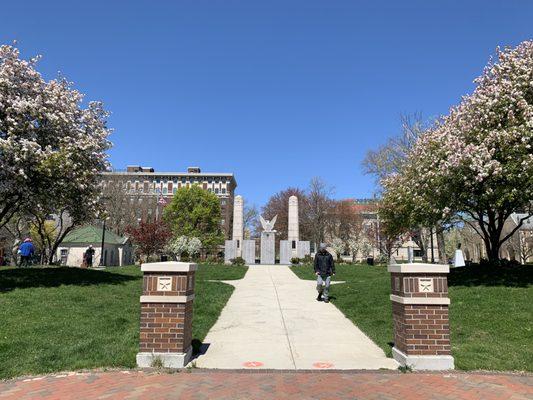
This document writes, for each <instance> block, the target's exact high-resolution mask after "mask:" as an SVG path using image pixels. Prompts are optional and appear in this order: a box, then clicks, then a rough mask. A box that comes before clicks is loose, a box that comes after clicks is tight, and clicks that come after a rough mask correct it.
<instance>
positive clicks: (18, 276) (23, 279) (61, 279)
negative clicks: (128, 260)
mask: <svg viewBox="0 0 533 400" xmlns="http://www.w3.org/2000/svg"><path fill="white" fill-rule="evenodd" d="M140 279H142V277H141V276H130V275H122V274H116V273H112V272H106V271H94V270H88V269H81V268H69V267H58V268H17V269H7V270H0V293H1V292H9V291H11V290H14V289H26V288H35V287H58V286H61V285H75V286H88V285H100V284H107V285H118V284H122V283H125V282H129V281H134V280H140Z"/></svg>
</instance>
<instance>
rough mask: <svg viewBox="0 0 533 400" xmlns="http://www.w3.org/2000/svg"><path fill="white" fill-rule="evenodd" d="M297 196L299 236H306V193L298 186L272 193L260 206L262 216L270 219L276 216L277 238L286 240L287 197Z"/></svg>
mask: <svg viewBox="0 0 533 400" xmlns="http://www.w3.org/2000/svg"><path fill="white" fill-rule="evenodd" d="M291 196H296V197H298V208H299V217H300V237H301V238H308V237H309V230H308V226H309V224H308V222H307V216H308V214H309V210H308V201H307V195H306V193H305V192H304V191H303V190H301V189H298V188H294V187H290V188H287V189H285V190H282V191H280V192H278V193H276V194H274V195H273V196H272V197H270V199H269V200H268V202H267V204H265V205H264V206H263V208H262V214H263V217H265V218H266V219H272V218H274V216H276V215H277V216H278V219H277V222H276V226H275V227H274V228H275V229H276V230H277V231H278V235H277V238H278V240H286V239H287V233H288V230H289V197H291Z"/></svg>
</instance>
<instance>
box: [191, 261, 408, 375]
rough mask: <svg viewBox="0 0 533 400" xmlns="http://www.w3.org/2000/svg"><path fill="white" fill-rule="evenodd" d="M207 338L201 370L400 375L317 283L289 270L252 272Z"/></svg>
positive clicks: (238, 285) (273, 268)
mask: <svg viewBox="0 0 533 400" xmlns="http://www.w3.org/2000/svg"><path fill="white" fill-rule="evenodd" d="M226 283H229V284H232V285H234V286H235V292H234V293H233V295H232V296H231V298H230V299H229V301H228V303H227V304H226V307H225V308H224V309H223V311H222V313H221V315H220V317H219V319H218V321H217V322H216V324H215V325H214V326H213V328H212V329H211V330H210V331H209V333H208V334H207V337H206V338H205V340H204V343H207V344H209V347H208V348H207V349H206V350H205V353H204V354H203V355H200V356H199V357H198V358H197V359H196V360H195V362H196V366H197V367H200V368H223V369H238V368H253V369H259V368H265V369H379V368H387V369H396V368H397V367H398V364H397V363H396V362H395V361H394V360H392V359H390V358H387V357H385V354H384V352H383V350H381V349H380V348H379V347H378V346H377V345H376V344H375V343H374V342H372V341H371V340H370V339H369V338H368V337H367V336H365V335H364V334H363V333H362V332H361V330H359V329H358V328H357V327H356V326H355V325H354V324H353V323H352V322H351V321H350V320H348V319H347V318H346V317H344V315H343V314H342V313H341V312H340V311H339V310H338V309H337V308H336V307H335V306H334V305H333V304H331V303H330V304H326V303H323V302H318V301H316V300H315V298H316V295H317V292H316V289H315V283H314V282H312V281H305V280H301V279H299V278H298V277H297V276H296V275H294V273H292V271H291V270H290V269H289V268H288V267H285V266H279V265H272V266H251V267H250V268H249V270H248V272H247V273H246V276H245V277H244V279H242V280H240V281H227V282H226Z"/></svg>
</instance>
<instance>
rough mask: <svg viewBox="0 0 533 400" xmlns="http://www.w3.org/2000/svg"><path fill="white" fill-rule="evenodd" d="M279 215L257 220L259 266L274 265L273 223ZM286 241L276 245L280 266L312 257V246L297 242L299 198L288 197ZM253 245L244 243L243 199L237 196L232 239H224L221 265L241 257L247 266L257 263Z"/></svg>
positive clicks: (304, 242)
mask: <svg viewBox="0 0 533 400" xmlns="http://www.w3.org/2000/svg"><path fill="white" fill-rule="evenodd" d="M277 218H278V216H277V215H276V216H275V217H274V218H272V220H270V221H268V220H266V219H265V218H263V217H262V216H261V217H260V220H261V226H262V227H263V232H261V242H260V244H261V247H260V251H259V253H260V254H259V263H260V264H265V265H273V264H275V263H276V233H277V232H276V231H275V230H274V225H275V224H276V220H277ZM287 222H288V229H287V240H281V241H280V244H279V263H280V264H282V265H289V264H291V259H292V258H300V259H301V258H304V257H305V256H307V255H310V254H311V251H310V250H311V246H310V243H309V242H308V241H301V240H300V218H299V215H298V197H296V196H291V197H290V198H289V212H288V221H287ZM255 246H256V242H255V240H254V239H248V240H244V201H243V198H242V196H236V197H235V201H234V207H233V231H232V239H231V240H226V246H225V252H224V262H225V263H226V264H230V263H231V260H233V259H235V258H237V257H242V258H244V261H245V262H246V264H247V265H254V264H255V263H256V258H255V257H256V248H255Z"/></svg>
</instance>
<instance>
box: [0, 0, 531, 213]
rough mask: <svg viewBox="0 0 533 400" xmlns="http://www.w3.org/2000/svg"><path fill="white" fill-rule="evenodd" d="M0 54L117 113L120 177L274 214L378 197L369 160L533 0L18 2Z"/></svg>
mask: <svg viewBox="0 0 533 400" xmlns="http://www.w3.org/2000/svg"><path fill="white" fill-rule="evenodd" d="M0 14H1V20H2V22H1V23H0V41H1V42H2V43H10V42H11V41H12V40H13V39H16V40H17V41H18V46H19V47H20V49H21V51H22V53H23V55H24V56H25V57H29V56H33V55H36V54H42V55H43V59H42V61H41V62H40V64H39V70H40V71H41V72H43V73H44V75H45V76H46V77H47V78H52V77H55V75H56V73H57V71H61V72H62V73H63V74H64V75H65V76H66V77H67V78H68V79H70V80H72V81H74V82H75V83H76V87H77V88H78V89H80V90H81V91H82V92H84V93H86V94H87V98H88V99H90V100H102V101H104V102H105V104H106V107H107V108H108V109H109V110H110V111H111V112H112V113H113V115H112V117H111V118H110V126H111V127H112V128H114V130H115V131H114V133H113V135H112V137H111V140H112V142H113V143H114V148H113V150H112V151H111V157H110V160H111V162H112V164H113V166H115V167H116V168H124V167H125V166H126V165H127V164H142V165H145V166H153V167H154V168H156V170H165V171H183V170H185V169H186V167H187V166H192V165H198V166H200V167H202V169H203V170H204V171H223V172H234V173H235V176H236V179H237V182H238V188H237V192H238V193H239V194H242V195H243V196H244V197H245V200H246V201H248V202H251V203H256V204H257V205H259V206H260V205H262V204H263V203H264V202H265V201H266V200H267V199H268V197H269V196H270V195H271V194H273V193H274V192H276V191H278V190H281V189H284V188H286V187H288V186H298V187H305V186H306V185H307V183H308V182H309V180H310V178H311V177H313V176H320V177H322V178H323V179H325V180H326V181H327V182H328V183H329V184H331V185H332V186H334V187H335V197H337V198H345V197H369V196H371V195H372V193H373V179H372V178H371V177H369V176H365V175H364V174H363V172H362V169H361V160H362V159H363V157H364V155H365V153H366V151H367V150H368V149H371V148H374V147H376V146H378V145H379V144H381V143H383V142H384V141H385V140H386V138H387V137H388V136H390V135H394V134H396V133H397V132H398V131H399V128H400V116H401V115H402V114H406V113H414V112H421V113H422V114H423V115H424V116H425V117H431V116H438V115H440V114H443V113H446V112H447V110H448V108H449V107H450V106H451V105H452V104H455V103H457V102H458V100H459V99H460V96H461V95H463V94H466V93H468V92H469V91H471V90H472V87H473V86H472V80H473V79H474V78H475V77H476V76H477V75H479V74H480V73H481V70H482V68H483V66H484V65H485V64H486V62H487V60H488V58H489V56H490V55H491V54H493V53H494V50H495V48H496V46H498V45H499V46H505V45H516V44H518V43H519V42H520V41H522V40H525V39H531V38H532V37H533V1H529V0H523V1H518V0H516V1H515V0H502V1H494V0H480V1H469V0H461V1H449V0H441V1H433V0H432V1H428V0H420V1H407V0H402V1H397V0H391V1H379V0H373V1H356V0H352V1H335V0H323V1H313V0H302V1H290V0H283V1H271V0H269V1H264V0H263V1H251V0H246V1H245V0H242V1H201V0H194V1H163V0H160V1H155V0H152V1H133V0H130V1H118V0H106V1H100V0H91V1H83V2H82V1H71V0H70V1H52V0H47V1H42V0H38V1H5V2H2V5H1V7H0Z"/></svg>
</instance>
